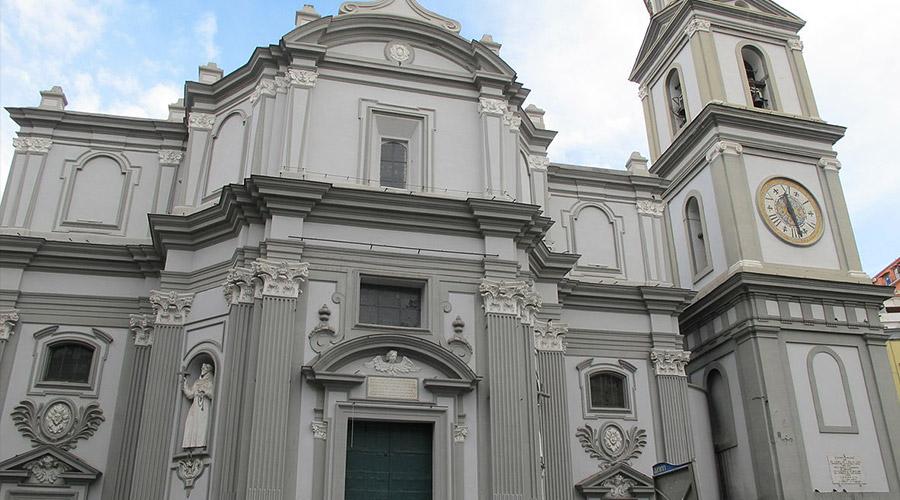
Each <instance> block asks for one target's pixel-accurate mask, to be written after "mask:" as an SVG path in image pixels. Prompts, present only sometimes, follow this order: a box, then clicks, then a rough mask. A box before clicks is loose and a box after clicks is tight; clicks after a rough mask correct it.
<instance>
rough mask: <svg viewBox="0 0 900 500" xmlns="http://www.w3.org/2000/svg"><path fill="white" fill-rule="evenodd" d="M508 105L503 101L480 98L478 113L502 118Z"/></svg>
mask: <svg viewBox="0 0 900 500" xmlns="http://www.w3.org/2000/svg"><path fill="white" fill-rule="evenodd" d="M508 109H509V105H508V104H507V103H506V101H504V100H503V99H494V98H492V97H482V98H480V99H478V111H479V112H480V113H481V114H483V115H494V116H504V115H505V114H506V112H507V110H508Z"/></svg>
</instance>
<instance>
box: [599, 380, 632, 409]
mask: <svg viewBox="0 0 900 500" xmlns="http://www.w3.org/2000/svg"><path fill="white" fill-rule="evenodd" d="M590 388H591V400H590V401H591V409H592V410H607V409H623V410H624V409H628V407H629V402H628V381H627V379H626V378H625V375H622V374H620V373H616V372H611V371H601V372H596V373H593V374H591V376H590Z"/></svg>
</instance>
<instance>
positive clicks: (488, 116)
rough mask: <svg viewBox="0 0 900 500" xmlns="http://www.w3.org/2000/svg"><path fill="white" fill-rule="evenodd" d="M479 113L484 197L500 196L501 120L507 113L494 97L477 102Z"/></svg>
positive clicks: (501, 186) (501, 177)
mask: <svg viewBox="0 0 900 500" xmlns="http://www.w3.org/2000/svg"><path fill="white" fill-rule="evenodd" d="M478 110H479V111H480V112H481V129H482V141H484V144H483V147H482V148H481V149H482V151H483V153H482V154H483V155H484V156H483V158H482V167H483V169H484V170H483V171H484V178H483V182H484V194H485V196H488V197H490V196H500V195H501V194H502V191H503V162H502V155H503V127H502V126H501V125H502V120H503V118H504V116H505V115H506V113H507V112H508V105H507V103H506V101H505V100H503V99H499V98H495V97H481V98H480V99H479V101H478Z"/></svg>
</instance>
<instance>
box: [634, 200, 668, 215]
mask: <svg viewBox="0 0 900 500" xmlns="http://www.w3.org/2000/svg"><path fill="white" fill-rule="evenodd" d="M665 209H666V204H665V203H662V202H659V201H653V200H638V202H637V212H638V213H639V214H641V215H647V216H650V217H662V215H663V212H664V211H665Z"/></svg>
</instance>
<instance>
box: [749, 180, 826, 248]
mask: <svg viewBox="0 0 900 500" xmlns="http://www.w3.org/2000/svg"><path fill="white" fill-rule="evenodd" d="M757 206H758V208H759V215H760V216H761V217H762V218H763V220H764V221H765V222H766V226H768V227H769V229H770V230H771V231H772V232H773V233H775V235H776V236H778V237H779V238H781V239H783V240H784V241H787V242H788V243H791V244H794V245H801V246H808V245H812V244H813V243H815V242H817V241H819V238H821V237H822V231H823V229H824V222H825V221H824V220H822V210H821V209H820V208H819V204H818V203H817V202H816V199H815V198H813V195H812V194H810V192H809V191H808V190H807V189H806V188H805V187H803V186H802V185H800V184H799V183H797V182H796V181H792V180H791V179H787V178H784V177H775V178H773V179H769V180H768V181H766V182H764V183H763V184H762V186H760V187H759V193H757Z"/></svg>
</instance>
